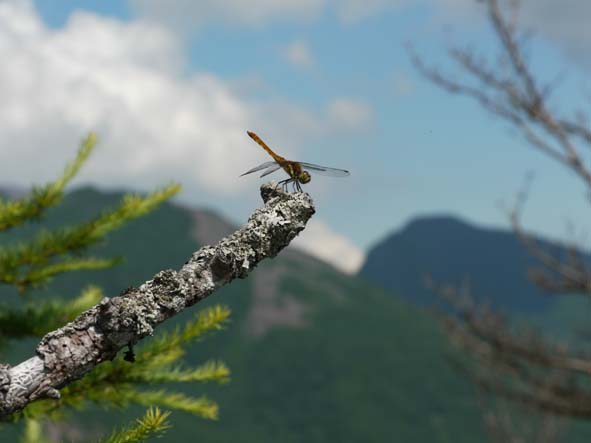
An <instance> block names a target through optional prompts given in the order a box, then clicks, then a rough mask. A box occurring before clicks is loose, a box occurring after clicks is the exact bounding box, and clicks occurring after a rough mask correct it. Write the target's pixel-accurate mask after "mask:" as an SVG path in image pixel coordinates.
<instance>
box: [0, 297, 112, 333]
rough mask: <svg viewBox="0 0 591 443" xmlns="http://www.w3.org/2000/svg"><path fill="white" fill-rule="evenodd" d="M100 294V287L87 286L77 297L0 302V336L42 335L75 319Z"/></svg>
mask: <svg viewBox="0 0 591 443" xmlns="http://www.w3.org/2000/svg"><path fill="white" fill-rule="evenodd" d="M101 298H103V293H102V291H101V290H100V289H99V288H98V287H96V286H89V287H88V288H86V289H85V290H84V291H83V292H82V293H81V294H80V295H79V296H78V297H76V298H74V299H72V300H68V301H64V300H55V299H54V300H35V301H30V302H28V303H27V304H25V306H24V307H16V306H8V305H5V304H2V305H0V338H3V337H9V338H11V339H18V338H23V337H42V336H43V335H45V334H47V333H48V332H50V331H53V330H54V329H56V328H59V327H60V326H62V325H63V324H64V323H66V322H69V321H72V320H74V319H75V318H76V317H77V316H78V315H79V314H80V313H81V312H82V311H84V310H86V309H89V308H91V307H92V306H94V305H95V304H97V303H98V302H99V301H100V300H101Z"/></svg>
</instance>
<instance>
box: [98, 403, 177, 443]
mask: <svg viewBox="0 0 591 443" xmlns="http://www.w3.org/2000/svg"><path fill="white" fill-rule="evenodd" d="M169 415H170V412H162V411H161V410H160V409H158V408H150V409H148V410H147V411H146V414H145V415H144V416H143V418H141V419H137V423H136V425H135V426H130V427H128V428H126V429H122V430H121V431H119V432H114V433H113V434H111V435H110V436H109V438H108V439H107V440H101V442H102V443H139V442H143V441H146V439H148V438H149V437H152V436H159V435H161V434H162V433H163V432H164V431H166V430H167V429H168V428H170V424H169V423H168V421H167V419H168V416H169Z"/></svg>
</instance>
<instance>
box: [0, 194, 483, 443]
mask: <svg viewBox="0 0 591 443" xmlns="http://www.w3.org/2000/svg"><path fill="white" fill-rule="evenodd" d="M120 197H121V195H120V194H118V193H105V192H99V191H97V190H95V189H91V188H83V189H79V190H77V191H74V192H72V193H70V194H69V195H67V197H66V199H65V201H64V202H63V204H61V205H60V206H59V207H57V208H53V209H52V210H50V211H49V213H48V215H47V219H46V225H48V226H50V227H52V226H53V227H55V226H59V225H61V224H62V223H63V222H66V221H67V222H68V223H73V222H76V221H81V220H84V219H87V218H89V217H91V216H93V215H96V214H97V213H99V212H100V211H101V210H102V209H103V208H106V207H110V206H113V205H115V204H116V202H117V201H118V200H119V198H120ZM253 209H254V208H253ZM33 227H34V226H29V227H25V228H23V229H16V230H13V231H10V233H9V234H8V236H6V235H4V236H3V237H0V239H2V238H4V241H7V240H6V238H8V239H9V240H10V241H17V240H18V239H19V238H22V237H23V236H25V235H29V234H30V233H31V230H32V228H33ZM233 229H234V227H233V224H232V223H230V222H228V221H227V220H223V219H222V218H220V217H219V216H218V215H216V214H215V213H214V212H212V211H203V210H190V209H187V208H184V207H181V206H178V205H175V204H169V203H167V204H165V205H163V206H162V207H161V208H160V209H158V210H157V211H155V212H154V213H152V214H150V215H148V216H147V217H144V218H142V219H139V220H135V221H133V222H131V223H130V224H129V225H127V226H125V227H124V228H123V229H121V230H120V231H118V232H116V233H114V234H113V235H111V236H110V237H109V239H108V241H106V242H105V243H103V244H101V245H99V246H97V247H95V248H92V250H90V251H89V253H90V254H92V255H99V254H100V255H107V256H109V255H123V256H125V258H126V260H125V262H124V263H123V264H122V265H121V266H119V267H117V268H114V269H110V270H103V271H93V272H90V271H89V272H80V273H76V274H70V275H64V276H60V277H58V278H56V279H55V280H54V282H53V283H52V284H51V285H50V286H49V287H48V288H47V289H44V290H42V291H38V292H37V293H34V294H31V296H32V297H42V296H47V295H49V294H52V295H61V296H69V295H74V294H77V292H78V291H79V289H80V288H82V287H84V286H85V285H87V284H89V283H95V284H98V285H100V286H101V287H103V288H104V290H105V293H106V295H109V296H113V295H117V294H119V293H120V291H121V290H122V289H124V288H126V287H127V286H129V285H137V284H139V283H141V282H143V281H144V280H146V279H149V278H151V276H152V275H153V274H154V273H155V272H157V271H158V270H160V269H164V268H178V267H180V266H181V265H182V264H183V263H184V262H185V260H186V258H187V257H188V256H189V255H190V254H191V252H192V251H193V250H195V249H196V248H197V247H198V246H200V245H203V244H205V243H212V242H215V241H217V240H218V239H219V238H220V237H221V236H223V235H225V234H226V233H228V232H231V231H232V230H233ZM2 293H3V295H5V296H6V298H10V297H14V298H17V297H19V296H18V295H16V294H15V293H11V292H10V291H7V290H6V289H5V288H2ZM212 303H221V304H226V305H229V306H230V307H231V309H232V312H233V314H232V321H231V323H230V324H229V326H228V327H227V328H226V329H225V330H224V331H221V332H219V333H217V334H216V335H214V336H212V337H210V338H208V339H207V340H204V341H202V342H199V343H197V344H195V345H194V346H193V347H192V348H191V349H190V350H189V352H188V354H187V355H186V357H185V360H186V361H187V362H188V363H190V364H196V363H199V362H203V361H205V360H208V359H211V358H215V359H221V360H223V361H225V362H226V363H227V364H228V365H229V367H230V368H231V370H232V381H231V382H230V383H229V384H227V385H224V386H217V385H206V386H203V385H195V386H188V387H186V388H185V390H186V392H191V393H197V394H199V393H206V394H207V395H208V396H210V397H211V398H213V399H215V400H216V401H218V402H219V404H220V419H219V420H218V421H217V422H208V421H205V420H200V419H196V418H195V417H194V416H190V415H188V414H184V413H181V412H173V415H172V417H171V421H172V423H173V427H172V429H170V430H169V431H168V432H167V433H166V434H165V436H164V438H162V439H161V440H159V441H163V442H177V441H193V440H195V439H196V438H199V440H201V441H204V442H236V441H239V442H246V443H248V442H257V443H259V442H287V443H289V442H343V443H346V442H390V441H400V442H411V441H412V442H417V443H421V442H430V443H431V442H447V441H454V442H474V441H483V440H484V435H483V431H482V428H481V419H480V410H479V407H478V403H477V402H476V399H475V398H474V395H473V392H472V388H471V386H470V385H469V384H468V383H467V382H466V381H465V380H462V379H461V378H460V377H458V376H457V375H456V373H455V372H454V371H453V370H452V368H451V367H450V365H448V363H447V361H446V359H445V356H446V355H447V354H448V353H449V352H452V351H451V350H450V349H449V348H448V345H447V342H446V340H445V338H444V337H443V336H442V335H441V333H440V331H439V328H438V326H437V322H436V321H435V320H434V319H433V318H432V317H431V316H430V315H429V314H427V313H426V312H424V311H423V310H421V309H418V308H417V307H415V306H414V305H413V304H411V303H408V302H407V301H405V300H403V299H402V298H399V297H398V296H397V295H394V294H392V293H388V292H386V291H384V290H382V289H378V288H376V287H374V286H371V285H370V284H368V283H367V282H366V281H365V280H364V279H361V278H358V277H352V276H348V275H344V274H341V273H339V272H338V271H336V270H335V269H334V268H333V267H331V266H329V265H327V264H325V263H323V262H321V261H319V260H317V259H315V258H312V257H310V256H308V255H306V254H304V253H302V252H299V251H297V250H295V249H290V248H288V249H287V250H285V251H283V252H282V253H280V254H279V256H278V257H277V258H275V259H272V260H268V261H266V262H264V263H263V264H262V265H261V266H260V267H259V268H258V269H256V270H255V271H254V272H253V273H252V274H251V275H250V276H249V277H248V278H247V279H245V280H240V281H235V282H233V283H232V284H230V285H228V286H226V287H224V288H223V289H222V290H220V291H218V292H216V293H215V294H214V295H212V296H211V297H210V299H208V300H206V301H205V302H204V303H200V304H199V305H197V306H195V307H193V308H192V309H188V310H186V311H185V312H183V313H182V314H181V315H179V316H178V318H176V319H175V320H174V321H170V322H167V324H166V325H165V326H164V327H165V328H170V327H174V325H175V324H178V323H184V322H185V321H186V320H187V319H188V318H190V317H192V316H193V315H194V314H195V312H196V311H197V310H198V309H199V308H200V307H202V306H207V305H211V304H212ZM159 330H160V329H158V330H156V334H158V332H159ZM33 346H34V341H28V342H26V343H23V344H21V345H20V346H19V347H18V349H17V351H18V354H19V355H16V354H15V353H13V354H12V355H11V357H10V360H9V363H15V362H18V361H19V358H22V357H24V356H29V355H30V354H31V352H32V351H33ZM15 352H16V351H15ZM136 352H141V348H138V350H137V351H136ZM119 358H121V357H119ZM181 387H182V386H181ZM143 409H144V408H131V409H130V410H124V411H102V410H101V409H100V408H91V410H90V411H82V412H77V413H75V414H74V415H73V418H72V422H71V423H70V425H71V427H72V428H76V427H77V428H79V429H83V430H84V432H82V431H80V432H79V434H81V435H88V433H89V432H93V433H98V432H102V433H108V432H109V431H110V430H111V429H112V428H113V426H115V425H121V424H125V423H127V422H129V421H130V420H131V419H132V418H133V417H136V416H138V415H140V414H141V412H142V411H143ZM0 435H2V437H3V438H2V440H3V441H16V440H17V438H18V437H17V436H16V435H14V431H13V430H12V429H11V428H10V427H8V426H4V427H3V429H2V431H0ZM68 435H70V436H71V435H72V434H71V433H70V434H68ZM72 438H73V440H72V441H84V439H83V438H82V439H80V438H79V439H78V440H76V438H75V437H72ZM68 441H70V440H68Z"/></svg>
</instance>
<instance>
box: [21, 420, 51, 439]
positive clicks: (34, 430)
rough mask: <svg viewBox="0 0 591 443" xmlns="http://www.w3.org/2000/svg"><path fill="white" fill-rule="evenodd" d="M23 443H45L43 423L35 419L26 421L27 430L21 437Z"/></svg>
mask: <svg viewBox="0 0 591 443" xmlns="http://www.w3.org/2000/svg"><path fill="white" fill-rule="evenodd" d="M20 440H21V443H43V442H45V441H46V440H45V438H44V437H43V426H42V425H41V422H40V421H39V420H37V419H34V418H27V419H26V420H25V430H24V432H23V435H22V436H21V439H20Z"/></svg>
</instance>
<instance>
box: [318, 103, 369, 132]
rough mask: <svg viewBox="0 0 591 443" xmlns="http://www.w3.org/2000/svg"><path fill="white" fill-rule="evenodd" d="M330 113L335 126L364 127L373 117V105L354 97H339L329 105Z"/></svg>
mask: <svg viewBox="0 0 591 443" xmlns="http://www.w3.org/2000/svg"><path fill="white" fill-rule="evenodd" d="M328 115H329V116H330V120H331V121H332V122H333V124H334V125H335V127H342V128H347V129H354V130H358V129H363V128H365V127H367V126H368V125H369V124H370V123H371V121H372V119H373V112H372V109H371V107H370V106H369V105H368V104H367V103H365V102H363V101H361V100H356V99H352V98H337V99H335V100H333V101H332V102H331V103H330V104H329V105H328Z"/></svg>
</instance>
